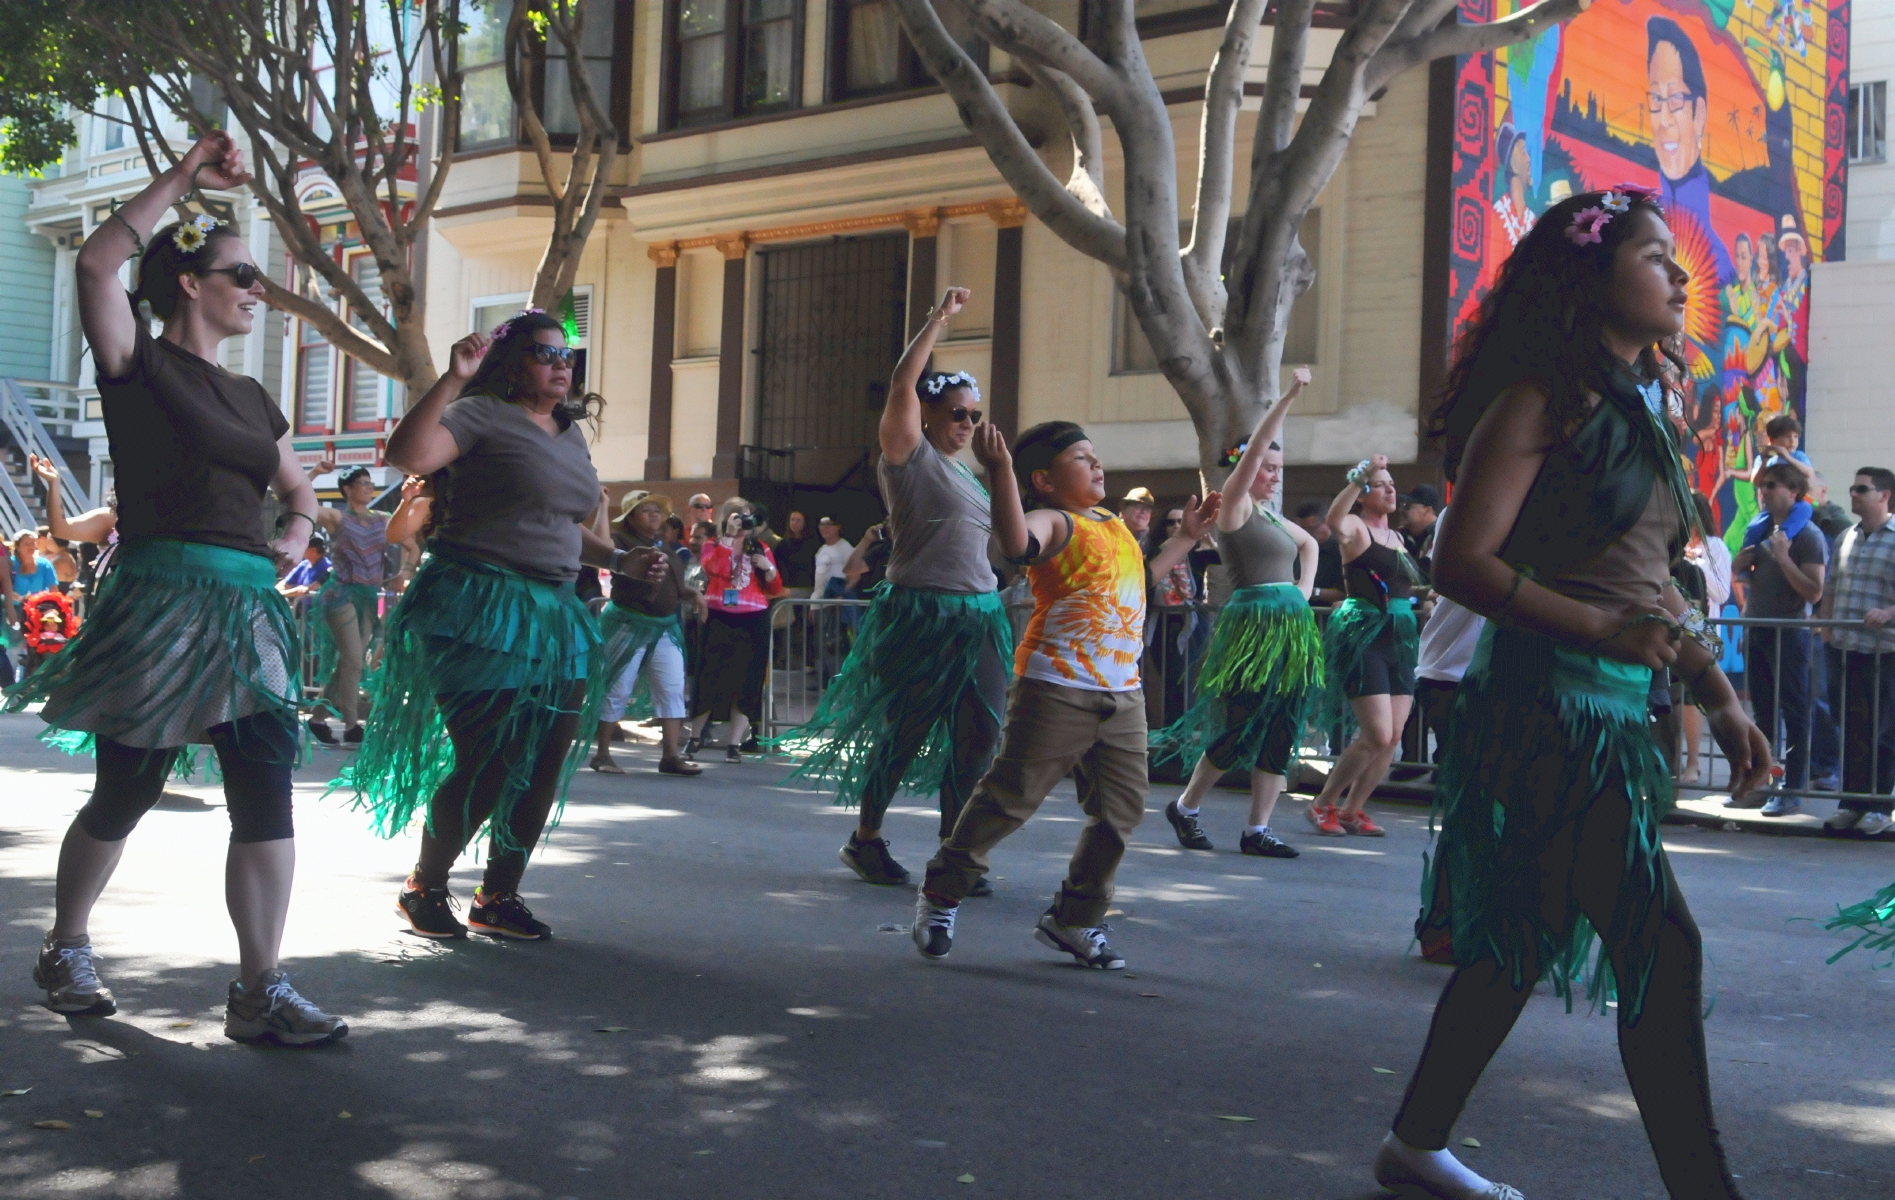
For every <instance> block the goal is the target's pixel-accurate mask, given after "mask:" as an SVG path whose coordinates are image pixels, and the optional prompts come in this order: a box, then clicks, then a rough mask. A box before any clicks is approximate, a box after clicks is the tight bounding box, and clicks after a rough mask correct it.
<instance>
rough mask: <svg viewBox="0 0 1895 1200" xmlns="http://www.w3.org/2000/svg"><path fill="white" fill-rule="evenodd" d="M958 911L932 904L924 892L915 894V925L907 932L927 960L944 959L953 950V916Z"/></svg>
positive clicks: (958, 910)
mask: <svg viewBox="0 0 1895 1200" xmlns="http://www.w3.org/2000/svg"><path fill="white" fill-rule="evenodd" d="M960 911H961V910H960V909H959V908H943V907H942V906H941V905H939V904H935V903H932V902H931V901H929V899H928V893H926V892H920V893H917V894H916V896H915V923H914V924H913V925H912V926H910V927H909V930H908V933H909V936H911V937H913V938H914V939H915V949H917V950H919V951H921V953H922V954H923V955H924V956H925V957H928V958H946V957H947V956H948V953H949V951H951V950H953V949H954V915H955V914H956V913H958V912H960Z"/></svg>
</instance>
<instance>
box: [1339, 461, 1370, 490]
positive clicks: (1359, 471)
mask: <svg viewBox="0 0 1895 1200" xmlns="http://www.w3.org/2000/svg"><path fill="white" fill-rule="evenodd" d="M1345 478H1346V479H1347V480H1348V481H1349V483H1350V484H1351V485H1353V486H1355V487H1359V488H1361V489H1362V490H1363V491H1365V492H1366V491H1368V490H1369V484H1368V478H1369V460H1368V459H1366V458H1365V459H1363V460H1362V461H1361V462H1359V463H1357V464H1356V465H1355V466H1354V467H1352V468H1350V470H1349V474H1348V475H1347V476H1345Z"/></svg>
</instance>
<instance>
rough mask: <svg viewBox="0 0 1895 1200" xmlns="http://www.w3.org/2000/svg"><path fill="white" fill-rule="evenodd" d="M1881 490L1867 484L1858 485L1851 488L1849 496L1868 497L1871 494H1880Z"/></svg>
mask: <svg viewBox="0 0 1895 1200" xmlns="http://www.w3.org/2000/svg"><path fill="white" fill-rule="evenodd" d="M1881 490H1882V489H1881V488H1879V487H1871V486H1869V485H1868V484H1866V483H1857V484H1852V485H1851V486H1850V488H1849V494H1850V495H1851V496H1866V495H1868V494H1869V493H1870V492H1879V491H1881Z"/></svg>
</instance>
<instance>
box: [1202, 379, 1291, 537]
mask: <svg viewBox="0 0 1895 1200" xmlns="http://www.w3.org/2000/svg"><path fill="white" fill-rule="evenodd" d="M1309 377H1310V376H1309V368H1308V367H1298V368H1296V371H1295V372H1294V374H1293V375H1292V377H1291V381H1290V388H1289V390H1288V391H1286V392H1284V393H1283V395H1282V396H1280V397H1278V398H1277V402H1276V403H1275V404H1272V405H1271V406H1270V407H1269V409H1268V410H1267V411H1266V412H1265V413H1264V414H1263V420H1261V421H1259V422H1257V428H1256V430H1255V431H1254V432H1253V433H1251V435H1250V444H1249V445H1247V446H1245V447H1244V453H1243V457H1242V458H1239V459H1238V460H1237V465H1236V467H1234V468H1232V470H1231V473H1230V474H1229V475H1226V476H1225V477H1224V487H1223V494H1224V495H1225V496H1227V497H1229V499H1228V500H1227V501H1226V502H1225V504H1224V507H1223V509H1222V511H1220V512H1219V513H1218V514H1217V527H1218V528H1219V529H1222V530H1225V531H1226V532H1229V531H1231V530H1235V529H1239V528H1241V527H1242V526H1243V524H1244V522H1246V521H1248V520H1250V508H1251V503H1252V501H1251V499H1250V485H1251V484H1253V483H1255V482H1256V481H1257V471H1258V470H1259V469H1260V468H1261V467H1262V466H1263V455H1264V452H1265V451H1266V450H1268V449H1269V448H1270V444H1271V443H1272V442H1275V443H1276V444H1277V445H1278V446H1281V445H1282V444H1283V421H1284V418H1286V417H1288V416H1289V415H1290V405H1291V404H1293V403H1295V402H1296V398H1297V397H1298V396H1300V395H1302V394H1303V388H1304V386H1305V385H1306V384H1308V383H1309Z"/></svg>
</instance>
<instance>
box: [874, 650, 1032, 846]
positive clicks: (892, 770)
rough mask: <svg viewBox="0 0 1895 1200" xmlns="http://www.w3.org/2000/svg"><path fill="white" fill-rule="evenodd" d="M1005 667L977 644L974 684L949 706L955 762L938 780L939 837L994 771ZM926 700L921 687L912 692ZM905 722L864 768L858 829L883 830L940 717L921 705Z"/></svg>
mask: <svg viewBox="0 0 1895 1200" xmlns="http://www.w3.org/2000/svg"><path fill="white" fill-rule="evenodd" d="M1007 667H1008V664H1007V663H1005V662H1003V661H1002V660H1001V657H1000V651H998V650H996V649H995V648H994V645H993V642H992V641H991V640H983V641H982V643H981V650H980V660H979V661H978V662H977V663H976V664H975V666H974V678H973V679H972V680H971V681H970V682H969V684H968V686H967V687H965V688H963V689H962V690H961V696H960V699H959V700H958V701H957V702H956V703H955V705H954V718H953V719H954V762H953V764H952V765H951V766H950V767H949V769H948V771H947V772H946V773H945V774H944V775H943V776H942V779H941V800H940V803H941V836H942V837H943V838H945V837H947V836H948V835H949V834H951V833H953V832H954V822H955V820H956V819H957V818H959V817H960V815H961V807H962V806H963V805H965V804H966V803H967V798H968V797H969V796H972V795H973V794H974V785H975V784H977V783H979V782H980V777H981V776H983V775H985V774H986V773H987V768H988V767H990V766H992V765H993V761H994V752H995V751H996V750H998V749H999V748H1000V720H999V718H998V717H997V716H996V715H995V714H997V713H1001V712H1004V711H1005V710H1006V707H1007V683H1008V681H1009V672H1008V670H1007ZM917 691H918V692H920V693H921V694H922V695H923V696H927V695H929V694H930V691H931V689H929V688H927V687H926V685H925V684H924V685H922V686H921V687H919V688H917ZM903 711H904V714H905V719H904V720H903V722H902V724H901V727H900V728H898V729H897V730H896V731H895V733H894V736H892V737H890V738H888V739H886V740H884V741H882V742H880V743H879V744H877V746H876V747H875V751H874V754H875V758H876V759H877V760H878V761H874V762H871V763H870V764H869V772H868V774H869V781H870V782H869V785H868V786H867V787H865V788H864V789H863V791H862V817H861V821H862V824H863V825H865V826H868V827H869V828H871V829H880V828H881V827H882V818H883V817H884V816H885V815H886V814H887V813H888V806H889V803H890V802H891V801H893V800H894V798H895V792H896V791H897V790H899V789H900V787H901V777H902V775H903V774H904V773H905V772H906V771H907V770H908V764H909V763H911V762H913V761H914V758H915V755H916V754H917V753H919V752H920V750H921V746H922V743H923V742H925V741H926V740H927V737H928V731H929V730H930V729H932V728H933V727H934V722H935V721H936V719H937V718H939V716H940V713H938V712H936V711H935V710H934V709H932V708H929V707H928V706H927V705H926V704H925V703H914V702H912V701H911V702H909V703H907V704H905V705H904V706H903Z"/></svg>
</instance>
